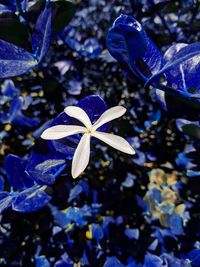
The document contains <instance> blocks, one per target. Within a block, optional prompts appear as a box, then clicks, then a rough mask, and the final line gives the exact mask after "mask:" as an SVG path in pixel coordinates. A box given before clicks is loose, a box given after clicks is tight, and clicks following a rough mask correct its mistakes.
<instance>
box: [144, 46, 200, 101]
mask: <svg viewBox="0 0 200 267" xmlns="http://www.w3.org/2000/svg"><path fill="white" fill-rule="evenodd" d="M180 47H182V48H181V49H180ZM179 49H180V50H179ZM178 50H179V51H178ZM199 57H200V43H193V44H190V45H187V46H183V45H181V46H180V45H179V46H178V45H176V46H173V47H172V48H170V49H169V51H167V52H166V55H165V59H166V60H167V59H169V61H167V63H166V64H165V65H164V67H163V68H162V69H161V70H160V71H158V72H157V73H156V74H154V75H153V76H152V77H151V78H150V79H149V80H148V81H147V83H146V86H147V85H149V84H152V85H153V86H155V87H157V88H159V89H161V90H164V91H166V92H167V93H170V94H172V95H177V96H180V97H185V98H188V99H190V100H193V101H197V102H198V101H199V98H200V94H199V89H200V83H199V80H200V61H199ZM163 75H166V81H167V86H165V85H162V84H161V83H160V79H161V77H162V76H163ZM190 90H192V91H190Z"/></svg>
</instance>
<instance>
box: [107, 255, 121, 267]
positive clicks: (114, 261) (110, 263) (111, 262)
mask: <svg viewBox="0 0 200 267" xmlns="http://www.w3.org/2000/svg"><path fill="white" fill-rule="evenodd" d="M114 266H115V267H125V265H124V264H122V263H121V262H120V261H119V260H118V258H117V257H115V256H112V257H107V259H106V261H105V263H104V265H103V267H114Z"/></svg>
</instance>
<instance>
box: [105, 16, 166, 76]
mask: <svg viewBox="0 0 200 267" xmlns="http://www.w3.org/2000/svg"><path fill="white" fill-rule="evenodd" d="M107 48H108V50H109V52H110V53H111V55H112V56H113V57H114V58H115V59H116V60H117V61H118V62H119V63H120V64H121V66H122V68H123V69H124V70H125V71H126V72H127V74H128V76H129V77H130V74H129V72H133V73H135V75H137V76H138V77H139V78H140V79H142V80H147V77H149V76H151V75H152V74H154V73H157V72H158V71H159V70H160V68H161V67H162V64H163V63H162V61H163V60H162V55H161V53H160V51H159V49H158V48H157V47H156V45H155V44H154V43H153V42H152V41H151V39H150V38H149V37H148V36H147V34H146V32H145V31H144V29H143V27H142V25H141V24H140V23H139V22H138V21H136V20H135V19H134V18H133V17H130V16H126V15H121V16H119V17H118V18H117V19H116V20H115V22H114V24H113V26H112V28H111V29H110V30H109V32H108V35H107ZM130 78H131V77H130Z"/></svg>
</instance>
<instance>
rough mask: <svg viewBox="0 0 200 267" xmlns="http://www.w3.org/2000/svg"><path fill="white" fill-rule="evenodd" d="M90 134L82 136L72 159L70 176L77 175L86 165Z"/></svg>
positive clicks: (88, 155)
mask: <svg viewBox="0 0 200 267" xmlns="http://www.w3.org/2000/svg"><path fill="white" fill-rule="evenodd" d="M90 136H91V135H90V134H88V133H86V134H84V135H83V136H82V138H81V140H80V142H79V144H78V146H77V148H76V151H75V153H74V157H73V160H72V177H73V178H76V177H78V176H79V175H80V174H81V173H82V172H83V171H84V170H85V168H86V167H87V165H88V163H89V159H90Z"/></svg>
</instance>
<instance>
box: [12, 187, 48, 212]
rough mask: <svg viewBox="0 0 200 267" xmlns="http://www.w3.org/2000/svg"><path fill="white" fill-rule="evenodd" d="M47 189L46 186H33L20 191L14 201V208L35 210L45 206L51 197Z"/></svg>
mask: <svg viewBox="0 0 200 267" xmlns="http://www.w3.org/2000/svg"><path fill="white" fill-rule="evenodd" d="M45 189H46V187H45V186H43V187H40V186H33V187H31V188H29V189H26V190H24V191H22V192H20V193H19V194H18V196H17V197H16V199H15V200H14V201H13V203H12V209H13V210H15V211H18V212H33V211H37V210H39V209H41V208H43V207H44V206H45V205H46V204H47V203H48V202H49V201H50V199H51V197H50V196H49V195H47V194H46V193H45V191H44V190H45Z"/></svg>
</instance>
